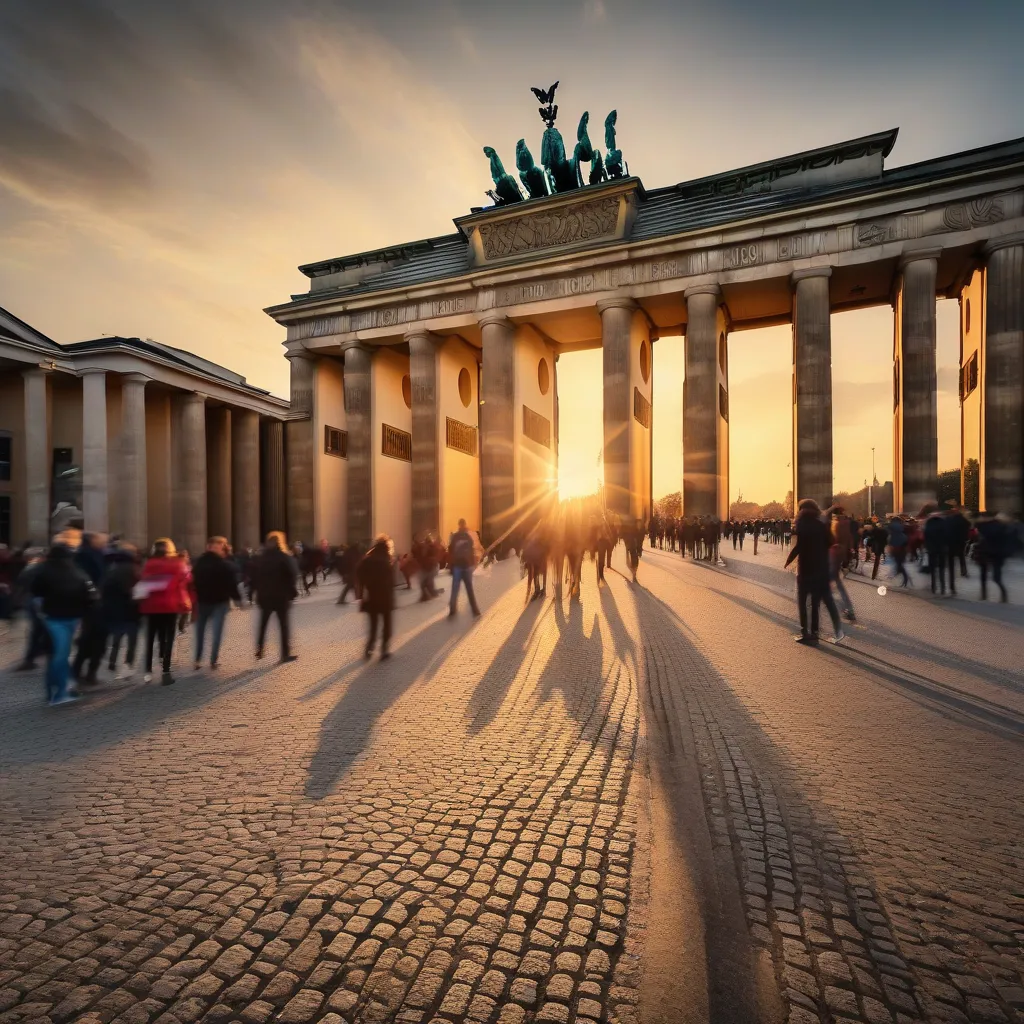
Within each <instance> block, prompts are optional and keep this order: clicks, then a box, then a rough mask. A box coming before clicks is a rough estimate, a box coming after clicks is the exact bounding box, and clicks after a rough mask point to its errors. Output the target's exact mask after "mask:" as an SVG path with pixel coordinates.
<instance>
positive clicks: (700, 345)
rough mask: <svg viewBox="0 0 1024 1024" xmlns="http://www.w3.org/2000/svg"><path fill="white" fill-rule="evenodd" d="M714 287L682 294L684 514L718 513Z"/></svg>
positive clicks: (711, 514)
mask: <svg viewBox="0 0 1024 1024" xmlns="http://www.w3.org/2000/svg"><path fill="white" fill-rule="evenodd" d="M720 294H721V293H720V291H719V288H718V285H714V284H711V285H698V286H696V287H694V288H688V289H687V290H686V318H687V323H686V381H685V383H684V385H683V515H686V516H714V515H718V514H719V489H720V487H721V479H720V466H719V450H718V447H719V446H718V418H719V417H718V358H717V357H718V302H719V297H720Z"/></svg>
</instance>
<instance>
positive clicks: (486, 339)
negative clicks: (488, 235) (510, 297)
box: [480, 314, 516, 545]
mask: <svg viewBox="0 0 1024 1024" xmlns="http://www.w3.org/2000/svg"><path fill="white" fill-rule="evenodd" d="M480 332H481V335H482V338H483V364H482V368H481V380H480V402H481V405H480V487H481V499H482V501H481V505H482V510H483V531H482V532H483V542H484V544H485V545H486V544H491V543H493V542H494V541H495V540H497V539H498V537H500V536H501V535H502V534H503V533H504V532H505V531H506V530H508V529H509V528H510V527H511V526H512V523H513V519H514V515H515V503H516V484H515V472H516V460H515V423H516V406H515V325H514V324H513V323H512V322H511V321H510V320H509V319H508V318H507V317H505V316H502V315H500V314H495V315H491V316H485V317H484V318H483V319H482V320H481V321H480Z"/></svg>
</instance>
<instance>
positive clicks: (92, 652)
mask: <svg viewBox="0 0 1024 1024" xmlns="http://www.w3.org/2000/svg"><path fill="white" fill-rule="evenodd" d="M106 646H107V629H106V626H104V624H103V623H102V622H101V621H100V620H99V619H98V617H96V616H94V615H89V616H87V617H86V618H84V619H83V620H82V627H81V629H80V631H79V633H78V650H77V651H76V653H75V663H74V665H73V666H72V669H71V674H72V675H73V676H74V677H75V679H78V678H79V677H80V676H81V675H82V669H84V668H86V664H88V671H87V673H86V678H87V679H89V680H90V681H94V680H95V679H96V673H97V671H98V670H99V667H100V661H101V660H102V658H103V652H104V650H105V649H106Z"/></svg>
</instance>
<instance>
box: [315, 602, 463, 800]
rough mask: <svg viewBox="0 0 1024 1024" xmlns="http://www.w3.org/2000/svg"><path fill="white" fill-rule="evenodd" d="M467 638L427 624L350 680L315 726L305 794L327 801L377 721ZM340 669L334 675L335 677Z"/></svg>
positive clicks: (444, 621) (443, 625)
mask: <svg viewBox="0 0 1024 1024" xmlns="http://www.w3.org/2000/svg"><path fill="white" fill-rule="evenodd" d="M466 635H467V634H465V633H462V632H457V633H453V627H452V624H451V623H450V621H449V620H448V618H447V616H446V617H444V618H441V619H437V620H436V621H434V622H432V623H430V624H429V625H427V626H426V627H425V628H423V629H422V630H420V631H419V632H418V633H417V634H416V635H415V636H414V637H413V638H412V639H411V640H409V641H408V642H407V643H404V644H402V645H401V646H399V647H397V648H395V649H394V650H393V651H392V657H391V658H389V659H388V660H387V661H384V662H382V661H373V662H370V663H369V664H367V665H366V667H365V668H364V669H363V671H361V672H359V673H358V674H356V675H355V677H354V678H353V679H352V681H351V682H350V683H349V685H348V687H347V688H346V689H345V692H344V693H343V694H342V697H341V699H340V700H339V701H338V703H337V704H335V705H334V707H333V708H332V709H331V710H330V711H329V712H328V713H327V715H326V716H325V718H324V720H323V722H322V723H321V726H320V740H319V744H318V746H317V749H316V752H315V753H314V754H313V758H312V760H311V761H310V765H309V774H308V776H307V778H306V786H305V794H306V796H307V797H309V798H311V799H313V800H322V799H324V798H325V797H326V796H328V795H329V794H330V793H331V792H332V791H333V789H334V787H335V786H336V785H337V783H338V781H339V780H340V779H341V778H342V776H343V775H344V774H345V773H346V772H347V771H348V769H349V768H350V767H351V765H352V763H353V762H354V761H355V760H356V759H357V758H358V757H359V755H360V754H361V753H362V752H363V751H364V750H365V749H366V747H367V746H368V744H369V741H370V736H371V734H372V732H373V730H374V727H375V726H376V724H377V721H378V719H380V717H381V716H382V715H383V714H384V713H385V712H386V711H387V710H388V709H389V708H390V707H391V706H392V705H394V704H395V703H397V701H398V700H400V699H401V697H402V696H403V695H404V694H405V693H406V691H408V690H409V689H411V688H412V687H413V686H414V685H415V684H416V683H418V682H420V681H421V680H424V679H429V678H430V677H432V676H433V674H434V672H435V671H436V670H437V667H438V665H440V664H441V663H443V662H444V661H445V660H447V658H448V656H449V655H450V654H451V653H452V651H453V650H454V649H455V648H456V647H457V646H458V644H459V642H460V641H461V640H462V639H463V638H464V637H465V636H466ZM347 671H349V666H345V667H343V668H342V669H340V670H339V671H338V672H337V673H335V675H334V677H333V678H340V677H341V676H342V675H344V673H345V672H347Z"/></svg>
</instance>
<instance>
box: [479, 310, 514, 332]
mask: <svg viewBox="0 0 1024 1024" xmlns="http://www.w3.org/2000/svg"><path fill="white" fill-rule="evenodd" d="M477 323H478V324H479V325H480V327H481V328H483V327H490V326H492V325H494V326H500V327H507V328H509V329H510V330H511V329H512V328H513V327H515V324H513V323H512V321H511V320H509V318H508V317H507V316H506V315H505V312H504V310H495V311H494V312H493V313H484V315H483V316H481V317H480V318H479V319H478V320H477Z"/></svg>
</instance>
